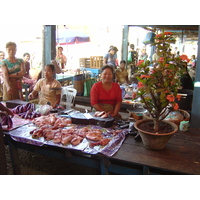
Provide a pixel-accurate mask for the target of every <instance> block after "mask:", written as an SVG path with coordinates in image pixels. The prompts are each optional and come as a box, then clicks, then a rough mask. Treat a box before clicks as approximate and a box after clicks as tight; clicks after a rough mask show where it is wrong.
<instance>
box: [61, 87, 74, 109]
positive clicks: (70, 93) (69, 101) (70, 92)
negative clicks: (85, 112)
mask: <svg viewBox="0 0 200 200" xmlns="http://www.w3.org/2000/svg"><path fill="white" fill-rule="evenodd" d="M76 94H77V90H76V89H75V88H70V87H67V86H65V87H62V92H61V101H60V104H61V105H64V106H66V109H70V108H71V106H72V105H74V101H75V97H76ZM64 96H66V97H65V98H63V97H64Z"/></svg>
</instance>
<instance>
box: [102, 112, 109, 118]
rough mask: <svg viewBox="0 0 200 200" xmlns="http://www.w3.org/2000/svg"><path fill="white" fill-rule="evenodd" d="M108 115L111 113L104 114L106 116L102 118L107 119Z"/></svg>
mask: <svg viewBox="0 0 200 200" xmlns="http://www.w3.org/2000/svg"><path fill="white" fill-rule="evenodd" d="M108 115H109V113H104V114H103V115H102V116H101V118H107V117H108Z"/></svg>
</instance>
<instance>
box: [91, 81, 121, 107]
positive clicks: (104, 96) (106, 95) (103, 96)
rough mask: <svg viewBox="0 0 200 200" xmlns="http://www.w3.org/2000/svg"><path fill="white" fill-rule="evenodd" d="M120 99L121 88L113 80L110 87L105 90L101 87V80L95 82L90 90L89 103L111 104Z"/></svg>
mask: <svg viewBox="0 0 200 200" xmlns="http://www.w3.org/2000/svg"><path fill="white" fill-rule="evenodd" d="M121 101H122V90H121V88H120V87H119V85H118V84H117V83H115V82H113V83H112V88H111V89H110V90H108V91H106V90H105V89H104V88H103V85H102V82H101V81H100V82H98V83H95V84H94V85H93V86H92V88H91V91H90V102H91V105H95V104H99V103H100V104H111V105H113V106H114V105H115V104H116V103H117V102H121Z"/></svg>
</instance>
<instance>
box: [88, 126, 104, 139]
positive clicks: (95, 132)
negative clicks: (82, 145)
mask: <svg viewBox="0 0 200 200" xmlns="http://www.w3.org/2000/svg"><path fill="white" fill-rule="evenodd" d="M86 138H87V139H89V140H93V141H97V140H101V139H102V138H103V136H102V131H101V130H99V129H91V130H90V131H88V133H87V134H86Z"/></svg>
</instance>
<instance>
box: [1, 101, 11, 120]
mask: <svg viewBox="0 0 200 200" xmlns="http://www.w3.org/2000/svg"><path fill="white" fill-rule="evenodd" d="M0 110H1V111H6V112H7V114H8V115H10V116H11V117H13V116H14V114H13V112H12V111H11V110H9V109H8V108H6V107H5V106H4V105H3V104H2V103H0Z"/></svg>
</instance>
